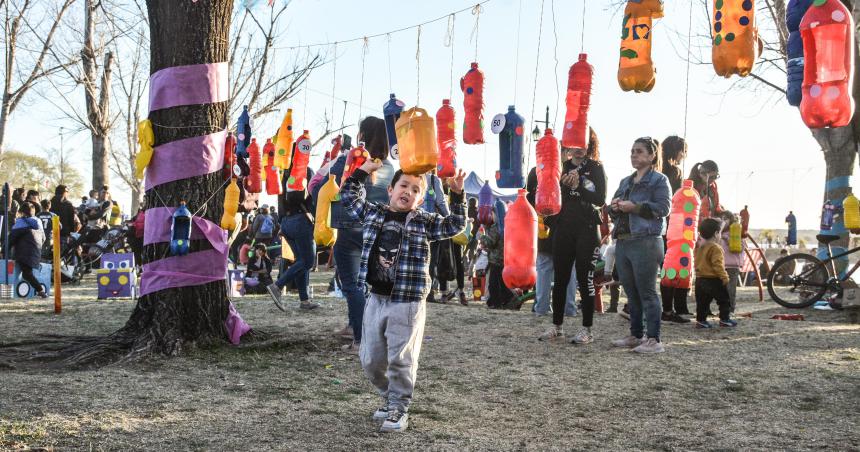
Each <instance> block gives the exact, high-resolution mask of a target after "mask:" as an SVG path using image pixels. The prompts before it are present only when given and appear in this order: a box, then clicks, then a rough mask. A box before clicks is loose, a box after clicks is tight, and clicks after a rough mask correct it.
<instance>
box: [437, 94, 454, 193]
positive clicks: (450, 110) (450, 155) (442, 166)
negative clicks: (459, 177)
mask: <svg viewBox="0 0 860 452" xmlns="http://www.w3.org/2000/svg"><path fill="white" fill-rule="evenodd" d="M455 117H456V114H455V112H454V107H452V106H451V100H450V99H443V100H442V106H441V107H439V110H438V111H437V112H436V145H437V146H438V148H439V165H438V166H437V167H436V170H437V176H439V177H454V175H455V174H456V173H457V137H456V135H455V128H456V125H455V122H454V121H455Z"/></svg>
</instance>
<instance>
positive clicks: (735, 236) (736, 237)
mask: <svg viewBox="0 0 860 452" xmlns="http://www.w3.org/2000/svg"><path fill="white" fill-rule="evenodd" d="M742 231H743V226H741V224H740V223H737V222H735V223H732V224H730V225H729V251H730V252H732V253H740V252H741V251H743V241H742V239H741V232H742Z"/></svg>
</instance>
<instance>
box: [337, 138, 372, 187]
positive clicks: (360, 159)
mask: <svg viewBox="0 0 860 452" xmlns="http://www.w3.org/2000/svg"><path fill="white" fill-rule="evenodd" d="M369 158H370V153H369V152H367V149H365V148H364V142H363V141H359V142H358V146H356V147H354V148H352V149H350V151H349V154H347V156H346V170H345V171H344V172H343V177H342V178H341V181H345V180H346V179H348V178H349V176H352V173H353V172H354V171H355V170H357V169H358V168H361V165H364V162H366V161H367V159H369Z"/></svg>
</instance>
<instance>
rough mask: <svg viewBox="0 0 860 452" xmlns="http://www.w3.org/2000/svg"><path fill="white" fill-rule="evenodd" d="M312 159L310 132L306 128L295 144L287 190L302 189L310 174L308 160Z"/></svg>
mask: <svg viewBox="0 0 860 452" xmlns="http://www.w3.org/2000/svg"><path fill="white" fill-rule="evenodd" d="M310 159H311V139H310V132H308V131H307V130H305V131H304V132H302V135H301V136H300V137H299V139H298V140H296V144H295V146H293V161H292V165H293V166H292V169H290V178H289V179H287V191H302V190H304V189H305V180H306V179H307V175H308V162H309V161H310Z"/></svg>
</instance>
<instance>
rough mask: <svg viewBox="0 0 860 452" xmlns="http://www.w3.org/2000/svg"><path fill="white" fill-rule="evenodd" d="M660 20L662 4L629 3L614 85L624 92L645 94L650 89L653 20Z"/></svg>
mask: <svg viewBox="0 0 860 452" xmlns="http://www.w3.org/2000/svg"><path fill="white" fill-rule="evenodd" d="M661 17H663V1H662V0H638V1H637V0H629V1H628V2H627V7H626V8H624V22H623V24H622V28H621V55H620V59H619V60H618V84H619V85H620V86H621V89H622V90H624V91H631V90H633V91H636V92H637V93H638V92H643V91H644V92H648V91H651V89H652V88H654V83H656V81H657V79H656V77H655V75H656V72H657V71H656V70H655V69H654V62H653V61H652V60H651V37H652V35H651V30H652V26H653V22H654V19H659V18H661Z"/></svg>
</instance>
